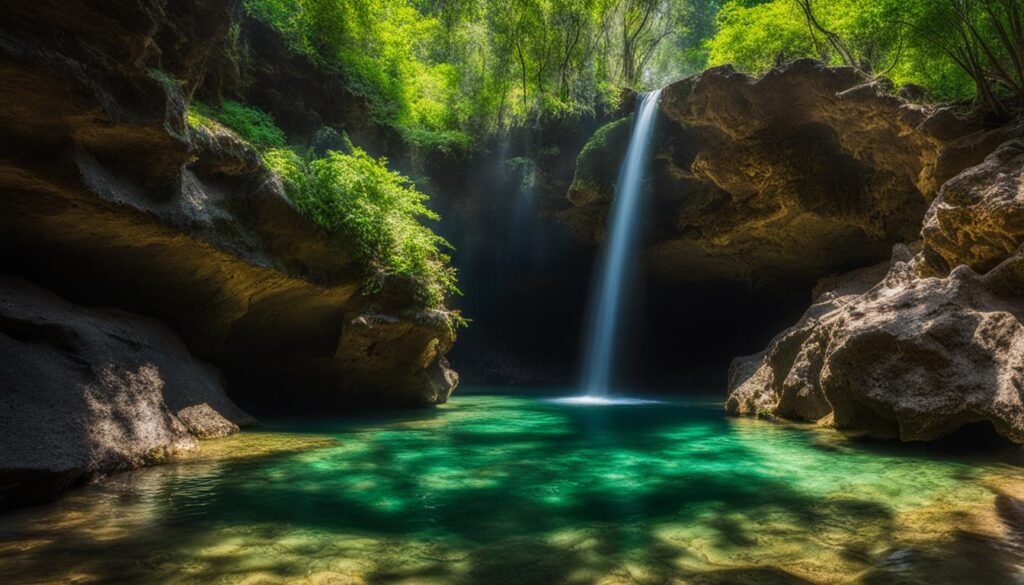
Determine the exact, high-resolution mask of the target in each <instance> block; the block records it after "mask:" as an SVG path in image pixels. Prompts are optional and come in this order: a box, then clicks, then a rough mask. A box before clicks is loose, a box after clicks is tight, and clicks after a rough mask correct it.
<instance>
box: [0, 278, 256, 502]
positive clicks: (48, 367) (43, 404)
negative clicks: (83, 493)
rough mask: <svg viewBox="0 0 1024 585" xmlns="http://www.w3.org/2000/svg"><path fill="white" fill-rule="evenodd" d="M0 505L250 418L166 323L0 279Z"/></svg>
mask: <svg viewBox="0 0 1024 585" xmlns="http://www.w3.org/2000/svg"><path fill="white" fill-rule="evenodd" d="M0 372H3V375H2V376H0V445H3V447H2V448H0V484H2V487H0V509H2V508H7V507H10V506H14V505H18V504H22V503H26V502H32V501H38V500H42V499H46V498H49V497H52V496H53V495H55V494H56V493H57V492H58V491H60V490H62V489H63V488H66V487H69V486H71V485H74V484H76V483H79V482H81V481H83V480H86V479H88V478H90V477H93V476H95V475H98V474H106V473H110V472H112V471H118V470H123V469H130V468H133V467H138V466H140V465H145V464H148V463H153V462H156V461H161V460H164V459H166V458H168V457H170V456H172V455H174V454H176V453H178V452H180V451H183V450H188V449H191V448H192V447H194V445H195V440H194V438H193V437H201V438H206V437H216V436H224V435H227V434H230V433H233V432H237V431H238V427H239V425H244V424H249V423H251V422H253V419H252V417H250V416H249V415H247V414H246V413H245V412H243V411H242V410H241V409H239V408H238V407H237V406H235V405H234V403H232V402H231V400H230V399H228V397H227V396H226V395H225V393H224V389H223V387H222V384H221V378H220V374H219V372H217V371H216V370H215V369H214V368H212V367H211V366H209V365H207V364H205V363H203V362H200V361H198V360H196V359H194V358H193V357H192V356H191V355H189V353H188V351H187V350H186V349H185V346H184V344H182V342H181V340H180V339H178V337H177V336H175V335H174V334H173V333H172V332H171V331H170V330H168V329H167V327H166V326H164V325H161V324H160V323H157V322H155V321H152V320H149V319H145V318H143V317H139V316H136V315H132V314H129V313H124V312H120V311H113V310H99V309H85V308H83V307H80V306H77V305H73V304H71V303H68V302H66V301H64V300H62V299H60V298H58V297H56V296H54V295H53V294H51V293H48V292H46V291H44V290H42V289H39V288H37V287H35V286H32V285H30V284H29V283H27V282H26V281H23V280H19V279H13V278H9V277H4V278H0Z"/></svg>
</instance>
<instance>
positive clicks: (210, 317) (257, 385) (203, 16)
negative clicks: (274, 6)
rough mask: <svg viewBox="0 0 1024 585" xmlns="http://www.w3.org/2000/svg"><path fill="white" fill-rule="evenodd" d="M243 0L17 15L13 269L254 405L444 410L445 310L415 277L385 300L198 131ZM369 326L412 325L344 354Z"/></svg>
mask: <svg viewBox="0 0 1024 585" xmlns="http://www.w3.org/2000/svg"><path fill="white" fill-rule="evenodd" d="M228 4H229V3H224V2H216V1H205V0H189V1H185V2H175V3H170V4H168V3H167V2H162V1H160V0H138V1H137V2H133V3H128V4H122V3H115V4H111V3H109V2H108V3H103V2H86V3H78V4H75V5H74V6H68V5H67V3H63V2H49V1H44V2H35V3H31V4H25V5H21V4H17V5H15V6H12V7H10V9H9V10H8V12H9V13H10V14H6V15H5V19H4V24H3V25H2V29H3V30H0V89H2V90H3V92H4V96H5V99H4V100H2V101H0V136H2V137H3V140H2V141H0V273H10V274H21V275H25V276H27V277H29V278H31V279H32V280H34V281H36V282H39V283H40V284H43V285H45V286H46V287H47V288H50V289H52V290H55V291H58V292H60V293H61V294H63V295H64V296H66V297H68V298H69V299H71V300H74V301H76V302H81V303H84V304H89V305H98V306H116V307H119V308H123V309H125V310H129V311H132V312H135V313H139V314H143V315H148V316H152V317H155V318H157V319H160V320H161V321H163V322H165V323H167V324H168V325H170V326H171V327H172V328H173V329H174V330H175V331H176V332H177V333H178V334H179V335H181V337H182V338H183V339H184V341H185V343H186V344H187V345H188V347H189V349H190V350H191V351H192V352H193V353H194V354H195V355H197V356H199V357H201V358H203V359H205V360H208V361H211V362H213V363H214V364H216V365H218V366H220V367H221V368H222V369H223V370H224V371H225V373H226V375H227V377H228V380H229V382H230V383H231V391H232V393H233V396H234V397H235V399H236V400H238V401H239V402H240V403H243V404H245V405H247V406H253V407H265V408H268V409H269V408H278V407H281V408H293V409H302V408H309V409H322V408H330V407H336V408H344V407H349V406H351V405H357V404H358V405H379V404H391V405H399V404H404V405H425V404H436V403H438V402H443V401H444V400H445V399H447V397H448V395H449V394H450V392H451V391H452V389H453V388H454V385H455V382H456V380H457V376H455V375H454V372H451V371H450V370H449V369H448V368H447V361H446V360H445V359H444V355H445V353H446V352H447V351H448V349H450V348H451V346H452V343H453V342H454V339H455V334H454V327H453V324H452V322H451V319H449V318H447V317H448V315H447V313H445V312H444V311H439V312H438V311H433V312H432V311H428V312H424V311H423V310H422V308H421V307H419V306H417V305H416V303H415V302H413V299H412V297H413V295H411V294H409V292H410V291H409V287H407V286H404V285H403V283H401V282H392V283H390V284H389V285H388V286H386V287H385V290H382V291H379V292H378V291H374V292H373V293H372V294H371V291H368V290H367V289H366V287H364V282H366V273H365V270H366V269H365V267H363V266H361V265H360V263H358V262H357V261H356V260H355V258H354V255H353V253H352V250H353V249H354V248H353V245H352V244H351V243H350V242H347V241H345V240H343V239H341V238H340V237H337V236H334V235H331V234H328V233H326V232H325V231H324V230H322V229H320V228H319V227H318V226H317V225H316V224H315V223H313V222H312V221H310V220H309V219H308V218H306V217H304V216H303V215H302V214H301V213H300V212H299V211H298V210H297V209H296V208H295V206H294V205H293V204H292V203H291V202H290V200H289V199H288V198H287V197H286V195H285V193H284V191H283V188H282V186H281V183H280V181H279V180H277V178H276V177H274V176H273V175H272V174H270V173H268V172H267V171H266V170H265V169H264V167H263V166H262V164H261V163H260V157H259V155H258V154H257V153H256V152H255V151H253V149H252V148H250V147H249V146H248V145H247V144H245V143H244V142H242V141H241V140H239V138H238V137H237V136H235V135H234V134H232V133H231V132H228V131H225V130H223V129H220V128H216V127H214V128H190V127H189V126H188V124H187V122H186V105H187V103H188V99H189V97H190V95H191V93H192V91H194V89H195V88H196V87H198V86H199V85H200V84H201V82H202V78H203V73H204V72H205V71H206V70H207V69H208V60H209V59H212V58H215V57H216V56H217V55H221V54H223V52H224V50H225V48H224V47H225V44H226V43H229V41H230V38H231V34H230V31H231V28H232V25H233V22H232V20H231V10H229V6H228ZM58 40H59V42H58ZM362 315H369V316H373V318H374V319H377V318H378V317H377V316H380V315H384V316H386V317H387V320H388V321H389V322H392V321H393V322H394V323H396V324H398V325H394V324H390V325H388V328H389V330H390V331H391V333H389V334H387V335H382V334H381V331H382V330H383V329H384V328H383V327H381V328H377V329H375V330H374V332H373V333H372V335H373V336H376V337H375V341H376V342H375V343H370V342H367V343H365V344H362V345H360V344H352V343H349V342H347V341H345V340H348V339H351V338H353V337H358V336H363V337H365V336H367V335H368V334H367V333H366V332H365V331H363V329H362V326H361V325H358V322H359V318H360V316H362ZM438 315H440V316H441V317H442V318H437V316H438ZM404 332H408V333H410V336H409V337H408V338H406V337H404V336H403V333H404ZM350 347H354V348H363V349H365V351H364V352H363V353H349V352H348V348H350ZM425 356H426V357H429V358H430V359H429V360H428V359H426V357H425ZM439 372H440V374H439Z"/></svg>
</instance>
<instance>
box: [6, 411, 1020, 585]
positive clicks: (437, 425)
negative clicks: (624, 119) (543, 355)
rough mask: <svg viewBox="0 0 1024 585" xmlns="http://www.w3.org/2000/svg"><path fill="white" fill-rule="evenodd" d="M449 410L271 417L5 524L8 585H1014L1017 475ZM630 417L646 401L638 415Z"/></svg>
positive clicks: (925, 456) (871, 451)
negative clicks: (254, 428) (178, 458)
mask: <svg viewBox="0 0 1024 585" xmlns="http://www.w3.org/2000/svg"><path fill="white" fill-rule="evenodd" d="M602 406H609V407H607V408H605V407H593V408H581V407H580V405H577V404H566V403H563V402H557V401H550V400H547V399H544V398H540V397H523V396H486V395H477V396H461V397H458V398H457V399H456V400H455V401H454V402H453V403H452V404H450V405H447V406H445V407H442V408H440V409H438V410H436V411H432V412H424V413H422V415H419V414H417V415H413V416H411V417H410V416H409V415H407V414H405V415H401V416H399V415H396V416H395V417H390V418H389V417H381V416H375V417H369V416H367V417H363V418H349V419H344V420H331V421H305V422H294V421H293V422H284V421H282V422H273V421H271V422H270V423H269V424H268V425H266V427H269V429H270V431H272V432H267V431H263V432H247V433H244V434H242V435H240V436H236V437H231V438H227V439H223V440H215V441H210V442H207V443H204V445H203V447H202V449H201V450H200V452H199V453H198V454H196V455H194V456H192V457H190V458H189V459H188V460H186V461H182V462H180V463H175V464H170V465H164V466H160V467H155V468H150V469H144V470H139V471H137V472H132V473H127V474H122V475H119V476H114V477H112V478H110V479H109V480H107V481H105V482H102V483H100V484H97V485H93V486H89V487H86V488H83V489H80V490H76V491H74V492H72V493H70V494H69V495H68V496H67V497H65V498H64V499H62V500H60V501H58V502H55V503H53V504H50V505H47V506H41V507H38V508H31V509H25V510H21V511H17V512H15V513H13V514H9V515H6V516H2V517H0V575H4V580H5V582H12V583H22V582H41V583H47V582H50V583H65V582H80V583H88V582H107V581H124V582H145V583H159V582H170V583H213V582H218V583H415V584H421V583H439V584H440V583H444V584H448V583H486V584H488V585H490V584H500V583H510V584H512V583H514V584H517V585H518V584H522V583H581V584H582V583H602V584H611V583H663V582H672V581H676V582H682V583H718V584H725V583H729V584H733V583H737V584H743V583H761V584H764V583H847V582H864V583H922V584H927V585H937V584H941V583H957V584H961V583H1011V584H1012V583H1021V582H1024V579H1022V575H1021V570H1020V567H1021V566H1024V555H1022V553H1021V550H1022V543H1024V481H1022V479H1024V472H1022V468H1021V467H1020V465H1019V463H1018V462H1017V460H1016V459H1015V457H1019V455H1016V454H1009V455H1007V456H1006V457H1003V456H989V457H987V458H986V459H984V460H980V459H971V458H949V457H940V456H937V455H935V454H934V453H932V452H929V451H927V450H922V449H920V448H910V449H908V448H894V447H892V446H887V445H881V446H879V445H863V444H857V443H851V442H849V441H847V440H845V439H844V438H842V436H840V435H838V434H836V433H834V432H830V431H823V430H806V429H805V430H794V429H792V428H787V427H783V426H779V425H773V424H770V423H766V422H762V421H756V420H736V419H727V418H724V417H723V416H722V415H721V410H720V408H719V407H718V406H715V405H714V404H712V403H708V402H704V403H700V402H668V403H664V404H659V405H656V406H654V407H651V408H632V407H629V408H627V407H625V406H636V405H622V406H624V407H623V408H617V407H613V406H618V405H602ZM641 406H642V405H641Z"/></svg>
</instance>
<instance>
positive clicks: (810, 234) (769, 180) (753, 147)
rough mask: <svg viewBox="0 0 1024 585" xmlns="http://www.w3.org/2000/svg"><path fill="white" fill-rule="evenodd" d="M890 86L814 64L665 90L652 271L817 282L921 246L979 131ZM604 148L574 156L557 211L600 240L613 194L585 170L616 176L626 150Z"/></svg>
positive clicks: (730, 73) (726, 72) (717, 74)
mask: <svg viewBox="0 0 1024 585" xmlns="http://www.w3.org/2000/svg"><path fill="white" fill-rule="evenodd" d="M890 90H891V87H890V86H889V85H888V84H886V83H884V82H872V81H870V80H869V79H868V78H867V77H865V76H864V75H863V74H861V73H859V72H857V71H855V70H853V69H848V68H828V67H824V66H822V65H821V64H820V63H818V62H814V61H809V60H805V61H796V62H793V63H790V64H788V65H786V66H785V67H783V68H780V69H776V70H774V71H772V72H770V73H768V74H767V75H765V76H764V77H762V78H760V79H754V78H751V77H749V76H747V75H743V74H740V73H737V72H736V71H734V70H733V69H732V68H730V67H720V68H716V69H711V70H709V71H707V72H705V73H703V74H701V75H699V76H696V77H692V78H689V79H686V80H683V81H680V82H678V83H675V84H673V85H670V86H668V87H667V88H665V90H664V91H663V92H662V96H661V101H660V109H661V112H662V113H663V116H662V117H661V118H660V119H659V120H658V122H657V134H656V137H655V145H654V150H655V152H656V153H657V154H656V156H655V161H654V163H653V168H652V177H651V187H652V191H653V192H654V193H656V198H655V200H654V203H653V205H654V209H653V211H654V214H653V215H654V226H653V227H652V229H651V230H649V234H650V237H649V241H648V250H647V252H648V256H649V262H648V264H649V265H650V266H651V268H652V269H653V270H655V271H657V272H659V273H660V274H661V275H663V276H666V277H668V278H672V279H676V280H679V281H707V280H712V279H719V278H721V279H729V280H741V281H746V282H754V283H765V282H773V281H775V280H776V279H782V280H786V281H797V282H813V281H814V280H816V279H817V278H819V277H821V276H822V275H825V274H829V273H833V272H835V271H837V270H842V269H846V268H849V267H850V266H856V265H865V264H872V263H875V262H878V261H881V260H883V259H884V258H885V257H886V255H887V254H888V252H889V250H890V249H891V247H892V246H893V244H896V243H901V242H903V243H905V242H909V241H912V240H914V239H916V237H917V232H918V230H919V229H920V220H921V218H922V217H923V216H924V213H925V210H926V209H927V206H928V203H929V201H930V200H931V199H932V198H933V197H934V195H935V192H936V190H937V188H938V186H939V185H940V184H941V180H940V178H942V177H943V176H945V177H948V176H950V174H955V173H956V172H959V170H962V169H963V168H964V167H963V166H959V167H958V165H967V164H974V163H976V162H977V161H976V160H975V161H971V160H969V157H966V156H961V157H956V156H951V157H946V158H943V157H942V156H941V155H942V153H943V152H944V149H945V146H946V145H947V144H948V143H950V142H951V141H953V140H954V139H957V138H959V137H961V136H964V135H966V134H968V133H969V132H971V131H972V130H973V129H974V128H973V126H972V125H971V124H969V123H966V122H963V121H961V120H958V119H956V118H955V117H953V116H952V115H951V114H949V113H948V112H946V111H938V112H936V111H933V110H932V109H929V108H927V107H924V106H920V105H915V104H911V103H908V102H906V101H905V100H903V99H902V98H899V97H896V96H894V95H891V93H890ZM627 134H628V132H627ZM612 137H613V136H610V138H612ZM605 142H607V144H608V147H607V148H603V149H602V148H593V149H591V150H590V151H589V152H587V151H585V152H584V153H583V154H582V155H581V157H580V161H579V164H578V167H577V177H576V186H575V187H574V188H573V189H572V190H571V191H570V193H571V195H572V196H571V197H570V199H571V200H572V201H573V203H574V204H576V205H577V207H576V208H575V209H573V210H571V211H570V212H567V213H566V214H565V215H564V217H565V219H566V220H567V221H568V222H569V223H570V225H573V226H574V228H575V231H576V232H577V233H583V234H590V235H591V236H593V237H594V238H595V239H597V238H600V237H601V236H600V234H603V232H604V230H603V226H602V224H601V220H600V218H602V217H604V216H605V215H606V214H607V208H608V206H609V201H610V197H611V193H612V189H611V184H610V182H609V177H608V176H603V175H601V174H599V173H597V172H595V171H593V170H592V169H608V168H611V169H617V168H618V165H619V163H620V162H621V161H620V159H621V153H622V148H620V147H619V145H618V142H621V140H619V141H616V140H610V139H609V140H606V141H605ZM965 159H968V160H965ZM957 167H958V168H957ZM583 195H587V196H583Z"/></svg>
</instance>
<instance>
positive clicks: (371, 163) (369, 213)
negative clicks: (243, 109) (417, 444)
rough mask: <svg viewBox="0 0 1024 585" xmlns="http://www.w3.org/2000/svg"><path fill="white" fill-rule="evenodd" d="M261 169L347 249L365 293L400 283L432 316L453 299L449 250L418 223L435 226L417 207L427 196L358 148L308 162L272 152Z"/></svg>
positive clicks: (283, 151) (422, 207) (433, 215)
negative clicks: (363, 274) (407, 284)
mask: <svg viewBox="0 0 1024 585" xmlns="http://www.w3.org/2000/svg"><path fill="white" fill-rule="evenodd" d="M264 162H265V164H266V165H267V166H268V167H270V168H271V169H272V170H274V171H275V172H276V173H278V175H280V177H281V179H282V180H283V181H284V184H285V189H286V190H287V193H288V196H289V197H290V198H291V199H292V200H293V201H294V202H295V204H296V205H297V206H298V207H299V209H301V210H302V211H303V213H305V214H307V215H308V216H309V217H311V218H312V219H313V220H314V221H316V222H317V223H318V224H319V225H320V226H321V227H323V228H324V229H325V230H327V231H328V232H331V233H337V234H340V235H342V236H343V237H345V238H347V239H349V240H350V241H351V242H352V243H353V245H354V246H355V249H356V254H357V258H358V259H359V260H360V261H361V262H362V263H363V264H364V265H365V266H366V267H367V269H368V278H367V286H368V290H370V291H379V290H380V289H381V287H382V286H383V285H384V283H385V282H386V281H387V280H389V279H392V278H402V279H408V280H410V281H411V282H412V283H413V284H414V286H415V289H416V294H417V298H418V300H419V301H420V303H421V304H422V305H423V306H427V307H436V308H440V307H442V306H443V305H444V301H445V299H446V298H447V297H448V296H449V295H451V294H453V293H458V288H457V287H456V282H455V269H454V268H452V267H451V265H450V264H449V257H448V255H447V254H445V253H444V252H443V250H444V249H446V248H451V246H450V244H448V242H447V241H445V240H444V238H442V237H440V236H438V235H437V234H435V233H434V232H433V231H431V230H430V228H428V227H426V226H425V225H423V224H422V223H421V222H420V220H422V219H429V220H437V219H439V218H438V216H437V214H436V213H434V212H433V211H431V210H430V209H428V208H427V206H426V205H425V202H426V201H427V196H426V195H424V194H423V193H420V192H419V191H417V190H416V189H415V188H413V187H412V185H411V183H410V182H409V180H408V179H407V178H406V177H404V176H402V175H400V174H398V173H395V172H393V171H391V170H389V169H388V168H387V161H386V160H385V159H374V158H373V157H371V156H370V155H368V154H366V152H364V151H363V150H361V149H359V148H354V149H353V151H352V153H351V154H344V153H340V152H329V153H328V154H327V156H326V157H324V158H320V159H314V160H307V159H303V158H302V157H300V156H299V155H298V154H296V153H295V152H294V151H291V150H288V149H272V150H269V151H267V152H266V153H265V155H264Z"/></svg>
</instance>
